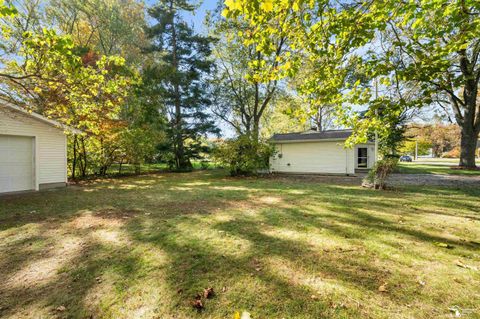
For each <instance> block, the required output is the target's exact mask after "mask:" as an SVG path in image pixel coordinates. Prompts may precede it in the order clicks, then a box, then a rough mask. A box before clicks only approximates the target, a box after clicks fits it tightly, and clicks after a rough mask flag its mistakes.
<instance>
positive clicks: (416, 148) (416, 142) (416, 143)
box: [415, 140, 418, 160]
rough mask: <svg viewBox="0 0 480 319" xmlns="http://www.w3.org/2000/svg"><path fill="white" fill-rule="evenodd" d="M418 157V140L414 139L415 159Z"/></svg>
mask: <svg viewBox="0 0 480 319" xmlns="http://www.w3.org/2000/svg"><path fill="white" fill-rule="evenodd" d="M417 158H418V140H415V160H417Z"/></svg>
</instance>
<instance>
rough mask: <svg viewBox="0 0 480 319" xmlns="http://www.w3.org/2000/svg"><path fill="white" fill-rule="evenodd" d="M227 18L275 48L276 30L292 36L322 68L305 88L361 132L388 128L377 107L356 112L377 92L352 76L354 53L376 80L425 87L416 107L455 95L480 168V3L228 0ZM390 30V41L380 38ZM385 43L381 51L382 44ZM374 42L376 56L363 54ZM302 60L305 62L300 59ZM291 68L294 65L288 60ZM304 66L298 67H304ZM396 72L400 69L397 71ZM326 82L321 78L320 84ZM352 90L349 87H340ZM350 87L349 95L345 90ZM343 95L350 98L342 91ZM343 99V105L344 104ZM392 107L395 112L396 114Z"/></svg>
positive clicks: (467, 146) (465, 155) (466, 145)
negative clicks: (364, 114) (366, 113)
mask: <svg viewBox="0 0 480 319" xmlns="http://www.w3.org/2000/svg"><path fill="white" fill-rule="evenodd" d="M226 3H227V10H226V11H225V13H224V14H225V15H226V16H227V17H234V18H236V17H242V19H243V20H244V21H246V22H247V23H248V24H249V25H250V26H252V28H254V32H253V35H252V36H251V38H252V40H251V41H255V42H256V43H259V44H260V46H261V48H262V50H270V42H269V41H270V39H271V38H272V36H279V35H282V36H287V38H288V40H289V41H290V42H291V44H290V45H291V46H293V47H294V48H296V49H297V50H298V53H297V52H295V53H296V54H295V55H292V56H296V59H295V58H293V59H291V60H289V61H288V62H291V61H293V62H296V61H298V60H300V59H301V57H302V56H307V57H308V58H309V59H310V60H313V61H318V63H317V65H318V66H319V67H318V69H317V71H316V72H314V73H312V78H308V79H306V81H305V89H306V91H307V92H308V91H309V90H310V91H319V92H323V94H321V95H320V96H323V97H324V98H325V99H327V100H328V101H330V102H331V103H333V104H337V105H339V106H341V107H340V108H339V109H338V111H339V113H340V114H339V115H342V117H343V118H346V119H348V118H350V120H351V121H350V122H354V121H355V120H357V121H360V120H362V123H363V124H362V125H356V126H355V134H354V135H355V136H360V137H361V138H363V139H365V138H366V136H367V135H368V131H369V130H370V131H371V130H372V129H377V130H381V127H382V125H381V120H380V119H378V118H375V116H373V115H374V113H375V108H374V107H373V108H370V109H371V114H370V115H371V116H370V117H369V120H367V121H365V120H363V119H361V118H360V116H359V115H358V114H355V113H354V112H350V111H351V109H352V108H351V106H352V105H355V104H356V105H365V104H370V103H371V102H372V99H373V100H375V98H372V94H371V90H368V89H362V88H361V86H360V83H357V82H355V83H354V84H353V85H351V84H350V85H349V83H348V82H346V81H345V79H346V73H345V67H344V66H345V65H346V63H347V61H349V60H350V61H351V60H352V59H354V60H356V61H358V62H360V64H361V65H362V67H364V68H365V69H366V72H365V74H366V76H367V77H368V78H369V79H371V80H373V79H379V80H380V82H382V80H384V79H385V80H390V78H391V77H392V74H394V73H395V74H396V75H397V77H396V81H397V83H401V82H404V83H407V84H409V85H416V86H418V87H419V88H420V89H421V91H420V93H421V94H420V95H419V96H418V99H416V101H415V103H408V104H406V105H408V106H409V107H422V106H423V105H427V104H430V103H432V101H433V98H434V97H435V96H436V95H437V94H438V92H443V93H444V95H445V96H447V97H448V99H449V102H450V104H451V107H452V108H453V111H454V114H455V119H456V121H457V123H458V125H459V126H460V127H461V130H462V137H461V140H462V142H461V149H462V150H461V156H460V165H461V166H465V167H474V166H475V143H476V140H477V138H478V134H479V131H480V112H479V110H478V104H477V101H476V96H477V91H478V85H479V81H480V61H479V55H480V42H479V41H480V38H479V37H478V34H479V31H480V29H479V28H480V23H479V16H480V4H479V2H478V1H475V0H466V1H446V0H444V1H430V2H429V1H420V0H418V1H410V2H408V3H402V5H398V1H394V0H387V1H357V2H351V1H328V0H316V1H303V0H291V1H280V2H275V3H274V2H273V1H259V0H227V1H226ZM384 35H387V38H386V39H385V40H386V41H383V43H382V41H381V38H379V37H378V36H380V37H381V36H384ZM380 45H381V46H382V49H385V50H380V51H382V52H380V53H381V54H377V53H378V51H379V50H378V48H379V46H380ZM369 48H372V50H371V52H370V54H361V55H362V56H363V57H361V58H360V54H359V52H363V53H364V52H367V51H368V49H369ZM297 65H298V62H297ZM283 66H284V67H285V68H293V70H295V68H294V64H293V63H291V64H289V63H287V62H285V64H284V65H283ZM297 68H298V67H297ZM394 71H395V72H394ZM319 83H321V84H322V85H321V87H320V89H318V87H319V85H318V84H319ZM341 88H347V89H348V90H347V91H345V90H343V91H342V90H341ZM342 93H343V94H342ZM342 95H343V96H342ZM338 102H339V103H338ZM395 112H396V111H395V110H392V113H395Z"/></svg>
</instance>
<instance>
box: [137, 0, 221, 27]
mask: <svg viewBox="0 0 480 319" xmlns="http://www.w3.org/2000/svg"><path fill="white" fill-rule="evenodd" d="M156 2H157V1H156V0H145V3H146V4H147V6H152V5H154V4H155V3H156ZM191 3H192V4H200V7H199V8H198V9H197V10H195V12H194V13H193V14H192V13H184V14H183V17H184V18H185V21H186V22H187V23H188V24H190V25H193V28H194V30H195V31H196V32H198V33H202V34H205V33H206V32H207V29H206V28H205V25H204V23H203V22H204V21H205V15H206V13H207V11H211V10H214V9H215V8H216V6H217V0H203V1H202V0H193V1H191Z"/></svg>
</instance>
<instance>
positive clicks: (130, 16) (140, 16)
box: [45, 0, 148, 66]
mask: <svg viewBox="0 0 480 319" xmlns="http://www.w3.org/2000/svg"><path fill="white" fill-rule="evenodd" d="M45 10H46V16H47V18H48V19H47V22H48V23H49V24H50V25H52V24H53V25H56V26H58V27H59V29H60V30H61V31H62V32H64V33H65V34H70V35H71V36H72V39H73V41H74V42H75V44H76V45H77V46H79V47H87V48H90V49H92V50H94V51H96V52H99V53H101V54H103V55H107V56H110V55H121V56H122V57H123V58H124V59H125V60H126V63H127V64H128V65H135V66H140V65H141V64H142V62H143V61H144V59H145V55H144V54H143V53H142V49H143V48H145V47H146V46H147V45H148V39H147V37H146V34H145V26H146V19H145V8H144V4H143V2H141V1H137V0H49V2H48V6H47V7H46V9H45Z"/></svg>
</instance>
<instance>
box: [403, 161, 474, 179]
mask: <svg viewBox="0 0 480 319" xmlns="http://www.w3.org/2000/svg"><path fill="white" fill-rule="evenodd" d="M456 165H458V161H457V162H455V163H453V162H452V164H451V166H449V165H445V164H436V163H435V162H432V163H428V164H427V163H425V164H417V163H414V162H413V163H407V162H401V163H399V165H398V168H397V170H398V173H402V174H441V175H470V176H474V175H480V170H460V169H454V168H452V167H455V166H456Z"/></svg>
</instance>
